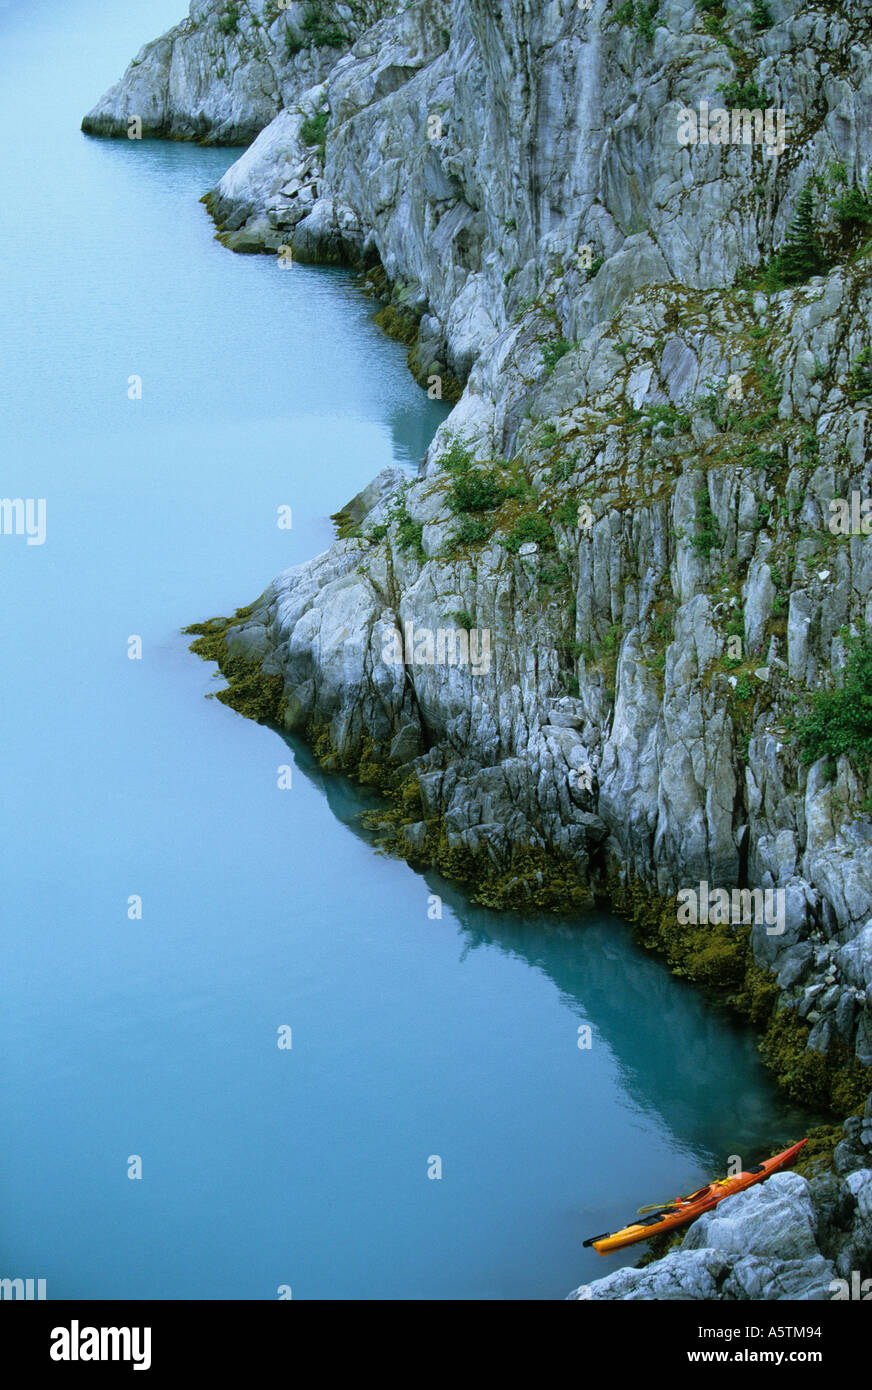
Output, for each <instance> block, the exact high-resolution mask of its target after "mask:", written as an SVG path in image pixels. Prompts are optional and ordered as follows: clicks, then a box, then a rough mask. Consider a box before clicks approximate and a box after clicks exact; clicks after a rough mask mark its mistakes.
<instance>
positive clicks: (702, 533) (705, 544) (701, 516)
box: [691, 487, 724, 559]
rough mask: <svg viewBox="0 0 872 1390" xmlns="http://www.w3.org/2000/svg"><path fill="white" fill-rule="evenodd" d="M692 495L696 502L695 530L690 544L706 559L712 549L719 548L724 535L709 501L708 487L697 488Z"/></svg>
mask: <svg viewBox="0 0 872 1390" xmlns="http://www.w3.org/2000/svg"><path fill="white" fill-rule="evenodd" d="M693 496H694V501H695V502H696V530H695V531H694V534H693V536H692V537H691V544H692V545H693V548H694V550H696V551H697V553H698V554H700V555H704V556H705V557H706V559H708V557H709V555H711V553H712V551H713V550H719V549H720V547H721V546H722V545H723V543H724V537H723V534H722V532H721V528H720V524H719V522H718V519H717V517H716V516H715V514H714V512H713V511H712V508H711V503H710V502H709V493H708V488H707V487H701V488H698V489H697V491H696V492H695V493H694V495H693Z"/></svg>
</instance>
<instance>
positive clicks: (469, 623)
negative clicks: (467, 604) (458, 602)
mask: <svg viewBox="0 0 872 1390" xmlns="http://www.w3.org/2000/svg"><path fill="white" fill-rule="evenodd" d="M448 616H449V618H453V619H454V621H455V622H456V623H457V626H458V627H462V628H463V629H464V630H465V631H466V632H469V631H470V630H471V629H472V628H474V627H475V615H474V614H473V613H470V612H469V611H468V610H467V609H466V608H459V609H458V610H457V611H456V612H454V613H449V614H448Z"/></svg>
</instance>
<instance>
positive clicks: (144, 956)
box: [0, 0, 802, 1299]
mask: <svg viewBox="0 0 872 1390" xmlns="http://www.w3.org/2000/svg"><path fill="white" fill-rule="evenodd" d="M181 10H182V0H173V3H169V0H156V2H155V3H152V4H151V5H149V6H148V7H147V10H144V9H142V7H135V6H130V5H128V4H126V3H124V0H82V3H80V4H78V5H77V6H75V8H74V9H73V8H72V7H64V6H57V5H56V4H49V3H47V2H46V0H35V2H34V0H28V3H24V0H22V2H21V3H16V4H6V5H5V6H2V7H0V67H2V79H0V107H2V115H3V128H4V129H5V130H6V132H7V139H6V142H5V146H6V147H5V151H4V155H5V157H4V161H3V167H4V179H3V189H2V198H0V248H2V257H3V277H2V315H3V318H2V321H3V325H4V331H3V341H2V347H0V354H2V355H0V386H2V396H3V403H2V404H3V409H2V426H0V428H2V459H3V467H2V483H0V493H2V495H4V496H9V497H17V496H21V497H23V498H28V497H30V498H34V499H38V498H44V499H45V501H46V540H45V544H43V545H41V546H28V545H27V544H26V542H25V539H24V537H22V536H9V535H4V536H0V570H2V576H3V593H4V602H3V604H2V608H0V652H2V662H0V685H2V709H3V720H2V741H3V748H2V758H3V768H4V773H5V776H4V787H5V798H4V815H3V821H2V846H3V855H2V870H0V873H2V877H0V901H2V905H3V930H2V941H0V969H2V974H0V1055H2V1064H0V1130H2V1134H3V1143H2V1145H0V1275H2V1276H4V1277H5V1276H10V1277H11V1276H16V1275H20V1276H22V1277H44V1278H46V1279H47V1281H48V1295H49V1297H50V1298H62V1297H70V1298H122V1299H128V1298H140V1297H143V1298H144V1297H159V1298H210V1299H211V1298H215V1299H218V1298H245V1299H272V1298H275V1297H276V1296H277V1291H278V1289H279V1287H280V1286H282V1285H288V1286H290V1287H291V1288H292V1290H293V1296H294V1297H295V1298H319V1297H326V1298H343V1299H349V1298H476V1299H486V1298H497V1299H498V1298H559V1297H562V1296H563V1295H564V1294H565V1293H566V1292H567V1291H568V1290H569V1289H570V1288H572V1287H573V1286H574V1285H576V1284H578V1283H579V1282H582V1281H584V1280H586V1279H589V1278H591V1277H594V1276H596V1275H601V1274H603V1273H605V1272H607V1271H608V1270H609V1269H612V1268H615V1267H617V1265H618V1264H619V1263H621V1260H620V1259H619V1258H618V1257H611V1258H609V1259H606V1260H601V1259H599V1257H597V1256H596V1255H594V1254H592V1253H591V1252H590V1251H585V1250H582V1249H581V1245H580V1242H581V1240H582V1239H583V1238H584V1237H586V1236H588V1235H591V1234H595V1233H598V1232H599V1231H602V1230H605V1229H606V1228H608V1227H609V1226H614V1225H616V1224H621V1223H622V1222H623V1220H624V1219H625V1218H626V1217H627V1216H628V1215H629V1214H630V1213H631V1212H632V1211H633V1210H634V1209H635V1208H636V1207H637V1206H638V1205H640V1204H641V1203H642V1202H648V1201H654V1200H657V1199H662V1198H666V1197H669V1196H671V1195H672V1194H674V1193H675V1192H676V1191H689V1190H692V1189H693V1188H694V1187H697V1186H699V1185H700V1183H701V1181H702V1180H703V1179H704V1178H705V1176H706V1175H707V1174H708V1172H709V1171H710V1170H711V1169H712V1168H713V1166H717V1165H719V1164H720V1165H723V1163H724V1162H725V1160H726V1157H727V1155H728V1154H732V1153H737V1152H738V1153H739V1154H742V1155H743V1156H745V1157H746V1158H748V1159H751V1158H755V1157H756V1156H757V1154H758V1151H759V1146H761V1145H762V1146H767V1145H773V1144H775V1143H777V1142H779V1141H781V1140H784V1141H785V1142H786V1141H788V1140H790V1139H793V1138H795V1137H796V1136H797V1133H798V1132H799V1129H800V1127H801V1125H802V1120H801V1118H800V1117H798V1116H796V1115H792V1114H789V1113H788V1112H787V1111H786V1110H785V1109H784V1107H783V1105H782V1103H781V1102H780V1101H779V1100H778V1099H777V1097H776V1096H775V1094H774V1093H773V1090H772V1087H771V1085H770V1083H769V1081H768V1079H767V1077H766V1075H765V1073H764V1072H763V1071H762V1069H761V1067H760V1065H759V1063H758V1060H757V1057H756V1053H755V1050H754V1042H753V1039H752V1038H751V1037H750V1036H749V1035H748V1034H747V1033H746V1032H745V1031H744V1030H742V1029H739V1028H737V1027H735V1026H733V1025H732V1024H730V1023H728V1022H725V1021H724V1020H722V1019H718V1018H716V1017H715V1016H713V1015H712V1013H711V1011H709V1010H708V1009H706V1008H705V1007H704V1006H703V1004H702V1003H701V1001H700V999H699V998H698V997H697V996H696V995H695V994H694V993H693V992H692V991H691V990H689V989H688V988H685V987H683V986H682V985H680V984H678V983H676V982H675V981H673V980H672V979H671V978H670V977H669V976H668V974H667V973H666V972H665V970H664V969H663V967H662V966H661V965H660V964H659V963H658V962H656V961H655V960H653V959H651V958H648V957H645V956H644V955H643V954H642V953H641V952H639V951H638V950H637V949H636V948H635V947H633V945H632V944H631V943H630V941H629V939H628V935H627V932H626V930H625V928H624V927H623V926H622V925H621V924H620V923H618V922H615V921H613V920H611V919H608V918H605V917H603V916H601V915H597V916H595V917H592V918H590V919H588V920H587V921H586V922H585V923H584V924H578V923H569V922H559V921H554V920H533V921H522V920H520V919H517V918H514V917H507V916H498V915H496V914H493V913H489V912H484V911H480V910H477V909H473V908H472V907H470V906H469V904H468V903H467V902H466V901H465V900H464V899H463V898H462V896H461V895H459V894H458V893H457V892H456V891H455V890H454V889H453V888H451V887H450V886H449V885H447V884H444V883H441V882H439V880H437V879H436V878H435V877H432V878H428V879H424V878H422V877H421V876H419V875H416V874H414V873H413V872H412V871H411V870H410V869H409V868H407V867H406V866H405V865H404V864H401V863H396V862H393V861H389V860H386V859H383V858H381V857H379V856H377V855H375V854H374V853H373V851H372V848H371V846H370V845H369V843H368V842H367V840H366V838H365V837H364V836H363V834H362V833H361V831H360V829H359V823H358V821H357V819H356V817H357V815H358V813H359V812H360V810H361V809H362V808H363V807H364V806H365V805H366V804H368V803H366V801H365V800H364V799H363V798H362V797H361V796H360V795H359V794H358V793H357V792H355V791H354V790H353V789H352V788H351V787H350V786H348V785H347V784H346V783H345V782H343V781H342V780H341V779H336V778H325V777H324V776H323V775H322V774H321V773H320V771H319V770H318V769H317V768H315V767H314V766H313V764H312V759H311V756H310V754H309V753H308V752H307V750H306V749H305V748H303V747H301V746H294V747H293V748H289V747H288V746H287V745H286V744H285V743H283V742H282V741H281V740H280V739H279V738H278V736H277V735H276V734H274V733H272V732H270V731H269V730H266V729H263V728H259V727H257V726H256V725H253V724H250V723H248V722H246V721H245V720H242V719H240V718H239V717H237V716H236V715H234V714H233V713H232V712H231V711H229V710H227V709H225V708H224V707H223V706H222V705H220V704H218V703H217V702H216V701H211V702H208V703H207V702H205V701H204V699H203V695H204V694H205V693H206V692H207V691H209V690H210V689H215V688H216V684H215V680H214V677H213V676H212V675H211V673H210V668H209V667H207V666H205V665H204V664H203V663H201V662H199V661H198V660H197V659H196V658H194V657H192V656H191V655H190V654H189V653H188V651H187V645H186V643H187V639H185V638H183V637H181V636H180V633H179V629H180V628H181V627H182V626H183V625H184V624H186V623H188V622H191V621H194V620H196V619H198V618H203V617H207V616H212V615H214V614H217V613H226V612H229V611H232V610H233V609H234V608H236V607H237V606H238V605H240V604H242V603H245V602H248V601H250V600H251V599H252V598H254V597H255V596H256V595H257V594H258V593H259V592H260V591H261V590H262V589H263V587H264V585H265V584H266V582H267V581H268V580H269V579H270V578H271V577H272V575H273V574H274V573H276V572H277V571H279V570H280V569H282V568H284V567H285V566H287V565H289V564H292V563H296V562H297V561H299V560H301V559H305V558H307V557H308V556H310V555H313V554H315V553H317V552H318V551H319V550H321V549H323V548H324V547H325V546H326V545H327V544H329V542H330V539H331V536H332V527H331V524H330V522H329V519H328V518H329V513H330V512H332V511H334V510H336V508H337V507H338V506H340V505H341V504H342V503H343V502H345V501H346V500H347V499H348V498H349V497H350V496H351V495H352V494H353V493H354V492H355V491H357V490H358V489H359V488H360V487H361V486H362V485H364V484H365V483H366V482H367V481H368V480H369V479H370V478H371V477H372V476H373V474H374V473H375V472H377V471H378V469H380V468H382V467H384V466H385V465H387V464H390V463H393V462H399V463H401V464H404V465H408V466H409V467H410V469H411V468H412V467H413V466H414V465H415V463H416V462H417V460H418V458H419V457H420V456H421V455H422V454H423V452H424V450H425V449H426V446H427V443H428V442H429V439H430V437H431V435H432V432H433V430H434V428H435V426H436V424H437V423H438V421H439V419H440V418H442V411H441V407H439V406H438V405H436V404H434V403H430V402H428V401H427V399H426V396H425V395H424V393H422V392H421V391H420V390H419V388H418V387H417V386H416V385H415V384H414V382H413V381H412V379H411V378H410V376H409V375H408V373H407V371H406V369H405V365H404V351H403V349H402V348H401V347H399V346H398V345H397V344H396V343H392V342H390V341H388V340H387V339H386V338H384V336H383V335H381V334H380V332H379V331H378V329H377V328H376V327H375V326H374V324H373V322H372V313H373V305H372V303H371V302H370V301H368V300H366V299H365V298H364V297H362V296H361V295H360V293H359V292H358V290H357V289H356V288H355V285H354V282H353V278H352V277H351V276H350V275H349V274H347V273H345V272H342V271H327V270H318V269H312V268H305V267H300V266H295V267H294V268H293V270H292V271H282V270H280V269H279V268H278V266H277V265H276V263H275V262H274V261H273V260H271V259H269V258H265V257H248V258H243V257H234V256H232V255H230V254H229V253H228V252H226V251H224V250H223V249H222V248H221V247H220V246H219V245H218V244H217V243H216V242H215V241H214V239H213V235H212V228H211V225H210V223H209V220H208V218H207V216H206V213H205V211H204V209H203V208H202V206H201V205H200V204H199V203H198V198H199V197H200V195H201V194H202V193H203V192H205V191H206V190H207V189H208V188H209V187H211V186H212V185H214V183H215V182H216V180H217V178H218V177H219V176H220V174H221V173H222V171H223V170H224V169H225V168H226V167H227V165H228V164H229V163H230V162H231V161H232V159H233V158H234V152H233V151H228V150H215V149H196V148H193V147H188V146H182V145H176V144H161V143H160V142H142V143H141V144H140V143H134V142H128V141H118V142H114V141H97V140H93V139H88V138H87V137H85V136H83V135H81V134H80V133H79V130H78V124H79V120H80V119H81V116H82V114H83V113H84V111H85V110H87V109H88V108H89V107H90V106H91V105H92V104H93V102H94V100H96V98H97V96H98V95H99V94H100V93H101V92H102V91H103V90H104V88H105V87H106V86H108V85H109V83H110V82H112V81H113V80H114V79H115V78H116V77H117V76H118V75H119V74H120V72H121V71H122V70H123V68H124V66H125V65H126V62H127V60H128V59H129V57H130V56H131V55H132V54H133V53H135V52H136V51H137V50H138V48H139V47H140V45H141V43H142V42H143V41H144V40H145V39H146V38H147V37H151V36H152V35H153V34H156V33H157V32H159V31H160V30H161V29H162V28H165V27H166V26H167V25H168V24H169V23H171V22H173V21H175V20H176V19H178V18H180V17H181ZM132 375H139V376H141V378H142V390H143V395H142V400H141V401H135V400H134V401H131V400H129V399H128V394H127V392H128V379H129V377H130V376H132ZM281 505H289V506H291V507H292V508H293V516H294V528H293V530H292V531H290V532H286V531H280V530H279V529H278V527H277V525H276V513H277V508H278V507H279V506H281ZM132 635H137V636H139V637H140V638H141V640H142V652H143V655H142V660H139V661H133V660H129V659H128V656H127V651H128V639H129V638H130V637H131V636H132ZM283 763H291V764H293V766H294V772H293V787H292V789H291V790H289V791H280V790H279V789H278V787H277V770H278V768H279V766H280V765H281V764H283ZM434 892H435V893H439V894H441V895H442V896H443V898H444V908H443V915H442V917H441V919H435V920H434V919H431V918H430V917H429V916H428V896H429V895H430V894H431V893H434ZM131 895H139V896H140V897H141V899H142V918H141V920H131V919H130V918H129V917H128V899H129V898H130V897H131ZM584 1023H587V1024H589V1025H590V1026H591V1027H592V1029H593V1045H592V1047H591V1048H590V1049H589V1050H581V1049H579V1048H578V1046H577V1030H578V1028H579V1026H580V1025H581V1024H584ZM285 1025H287V1026H288V1027H290V1028H291V1029H292V1038H293V1046H292V1048H291V1049H290V1050H280V1049H279V1048H278V1046H277V1036H278V1029H279V1028H280V1027H282V1026H285ZM755 1146H758V1147H756V1148H755ZM132 1155H138V1156H139V1157H140V1158H141V1163H142V1177H141V1179H140V1180H131V1179H130V1178H128V1160H129V1158H130V1157H131V1156H132ZM433 1155H438V1156H439V1157H440V1158H441V1160H442V1177H441V1179H440V1180H431V1179H429V1178H428V1176H427V1172H428V1164H429V1161H430V1159H431V1156H433ZM634 1258H635V1256H634V1255H633V1252H630V1254H629V1255H628V1256H627V1262H630V1261H632V1260H633V1259H634Z"/></svg>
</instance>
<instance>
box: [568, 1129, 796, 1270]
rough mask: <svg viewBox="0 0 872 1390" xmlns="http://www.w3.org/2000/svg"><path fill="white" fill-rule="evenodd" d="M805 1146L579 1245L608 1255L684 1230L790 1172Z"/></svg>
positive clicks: (710, 1185) (768, 1160) (711, 1184)
mask: <svg viewBox="0 0 872 1390" xmlns="http://www.w3.org/2000/svg"><path fill="white" fill-rule="evenodd" d="M807 1143H808V1140H807V1139H800V1141H799V1143H798V1144H794V1145H792V1147H791V1148H789V1149H785V1150H784V1151H783V1152H782V1153H780V1154H775V1156H774V1157H773V1158H767V1159H766V1160H765V1161H764V1162H763V1163H758V1164H757V1166H756V1168H748V1169H747V1170H746V1171H745V1172H742V1173H737V1174H736V1176H735V1177H733V1178H720V1179H719V1180H718V1181H717V1182H710V1183H708V1185H707V1186H706V1187H701V1188H700V1189H699V1191H698V1192H692V1193H691V1194H690V1196H689V1197H676V1198H675V1200H674V1201H673V1202H667V1203H665V1205H663V1206H661V1207H655V1208H653V1209H652V1210H651V1213H650V1215H648V1216H640V1218H639V1219H638V1220H637V1221H633V1222H631V1223H630V1225H629V1226H624V1227H623V1229H622V1230H620V1231H614V1232H611V1233H610V1232H608V1231H606V1233H605V1234H604V1235H601V1236H591V1238H590V1240H585V1241H583V1242H582V1244H583V1245H592V1246H593V1248H594V1250H595V1251H596V1252H597V1254H598V1255H608V1254H610V1253H611V1252H612V1251H613V1250H623V1248H624V1246H625V1245H635V1244H636V1242H637V1241H639V1240H650V1239H651V1237H652V1236H659V1235H662V1234H663V1232H664V1231H674V1230H675V1229H676V1228H677V1227H678V1226H686V1225H687V1224H688V1223H689V1222H690V1221H695V1220H696V1218H697V1217H698V1216H702V1214H703V1212H704V1211H711V1209H712V1207H716V1206H717V1205H718V1202H722V1201H723V1200H724V1198H725V1197H732V1196H733V1194H734V1193H735V1192H744V1190H745V1188H746V1187H753V1186H754V1184H755V1182H763V1180H764V1179H765V1178H768V1177H769V1175H770V1174H771V1173H777V1172H778V1170H779V1168H789V1166H790V1164H791V1163H792V1162H793V1160H794V1159H795V1158H796V1155H797V1154H798V1153H799V1151H800V1149H801V1148H802V1146H803V1145H804V1144H807ZM643 1210H644V1208H643Z"/></svg>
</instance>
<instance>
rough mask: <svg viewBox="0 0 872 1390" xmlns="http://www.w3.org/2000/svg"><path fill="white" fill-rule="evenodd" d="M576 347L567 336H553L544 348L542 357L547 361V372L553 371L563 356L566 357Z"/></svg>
mask: <svg viewBox="0 0 872 1390" xmlns="http://www.w3.org/2000/svg"><path fill="white" fill-rule="evenodd" d="M573 347H574V344H573V343H570V342H569V341H568V339H566V338H553V339H552V340H551V341H550V342H547V343H546V344H545V346H544V347H543V348H542V357H543V358H544V361H545V370H546V372H549V373H550V372H553V371H554V368H555V367H556V366H557V363H558V362H559V361H560V359H561V357H565V356H566V354H567V353H568V352H571V351H572V349H573Z"/></svg>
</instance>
